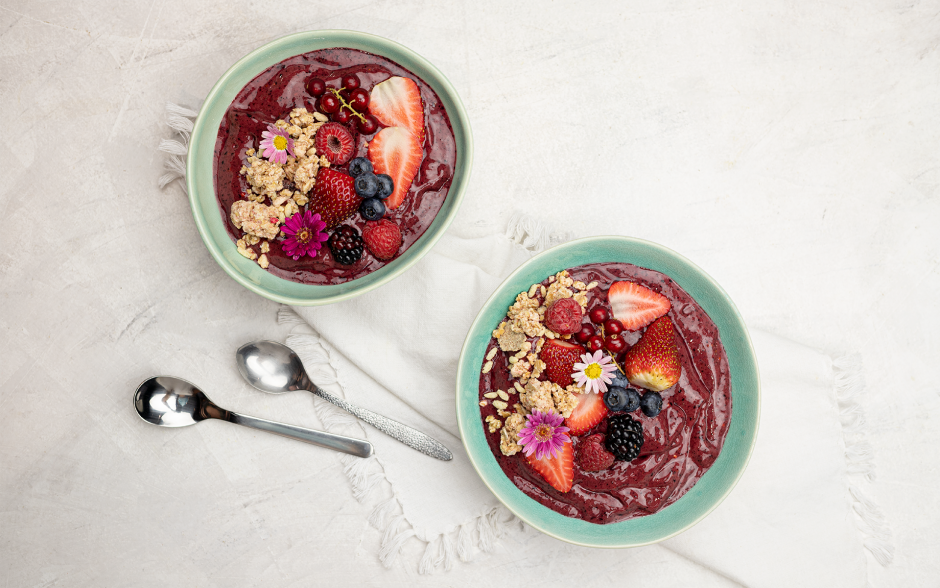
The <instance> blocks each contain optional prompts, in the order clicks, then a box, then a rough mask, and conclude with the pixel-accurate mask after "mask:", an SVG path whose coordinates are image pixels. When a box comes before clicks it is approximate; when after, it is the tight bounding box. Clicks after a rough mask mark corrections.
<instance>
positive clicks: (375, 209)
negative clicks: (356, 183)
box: [357, 178, 385, 221]
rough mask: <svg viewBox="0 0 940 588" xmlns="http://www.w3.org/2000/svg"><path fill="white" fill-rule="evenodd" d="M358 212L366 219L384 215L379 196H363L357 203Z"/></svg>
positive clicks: (375, 219)
mask: <svg viewBox="0 0 940 588" xmlns="http://www.w3.org/2000/svg"><path fill="white" fill-rule="evenodd" d="M357 179H358V178H357ZM359 214H360V215H361V216H362V218H364V219H366V220H367V221H377V220H379V219H380V218H382V217H383V216H385V204H384V203H383V202H382V200H380V199H379V198H364V199H363V200H362V204H360V205H359Z"/></svg>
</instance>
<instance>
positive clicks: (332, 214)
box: [308, 167, 362, 230]
mask: <svg viewBox="0 0 940 588" xmlns="http://www.w3.org/2000/svg"><path fill="white" fill-rule="evenodd" d="M361 200H362V199H361V198H359V196H358V195H357V194H356V190H355V189H354V188H353V178H352V176H347V175H346V174H344V173H343V172H338V171H336V170H334V169H330V168H328V167H321V168H320V171H319V172H317V181H316V184H314V186H313V190H312V191H311V196H310V205H309V207H308V210H312V211H313V212H315V213H319V214H320V218H321V219H322V220H323V222H325V223H326V230H330V229H332V228H333V227H335V226H336V225H338V224H339V223H341V222H343V221H344V220H346V219H347V218H349V217H351V216H352V215H353V213H355V212H356V211H357V210H359V203H360V201H361Z"/></svg>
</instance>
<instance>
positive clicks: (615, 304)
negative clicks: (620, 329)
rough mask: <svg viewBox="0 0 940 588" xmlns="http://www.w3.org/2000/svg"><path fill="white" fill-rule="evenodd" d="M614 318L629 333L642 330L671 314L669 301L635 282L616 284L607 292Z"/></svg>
mask: <svg viewBox="0 0 940 588" xmlns="http://www.w3.org/2000/svg"><path fill="white" fill-rule="evenodd" d="M607 301H608V302H610V310H611V312H613V314H614V318H615V319H617V320H619V321H620V322H621V323H623V326H624V328H626V329H627V330H629V331H636V330H637V329H642V328H643V327H645V326H646V325H648V324H650V323H651V322H653V321H654V320H656V319H658V318H659V317H661V316H663V315H664V314H666V313H667V312H669V307H670V306H671V305H670V304H669V299H668V298H666V297H665V296H663V295H662V294H659V293H657V292H653V291H652V290H650V289H649V288H644V287H643V286H640V285H639V284H634V283H633V282H614V283H613V284H611V286H610V290H608V291H607Z"/></svg>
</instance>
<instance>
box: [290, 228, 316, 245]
mask: <svg viewBox="0 0 940 588" xmlns="http://www.w3.org/2000/svg"><path fill="white" fill-rule="evenodd" d="M294 238H295V239H297V240H298V241H300V242H301V243H309V242H310V241H312V240H313V232H312V231H311V230H310V229H308V228H307V227H304V228H302V229H300V230H299V231H297V234H296V235H295V236H294Z"/></svg>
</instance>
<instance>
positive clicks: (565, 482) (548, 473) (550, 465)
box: [525, 439, 574, 492]
mask: <svg viewBox="0 0 940 588" xmlns="http://www.w3.org/2000/svg"><path fill="white" fill-rule="evenodd" d="M525 460H526V461H527V462H528V463H529V465H530V466H532V467H533V468H534V469H535V471H537V472H538V473H539V474H540V475H541V476H542V477H543V478H545V481H546V482H548V483H549V484H551V485H552V488H554V489H555V490H558V491H559V492H567V491H568V490H571V485H572V484H573V483H574V450H573V449H572V447H571V440H570V439H569V441H568V442H567V443H564V444H563V445H562V446H561V451H559V452H558V453H556V454H555V457H543V458H542V459H535V453H533V454H532V455H529V456H526V458H525Z"/></svg>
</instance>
